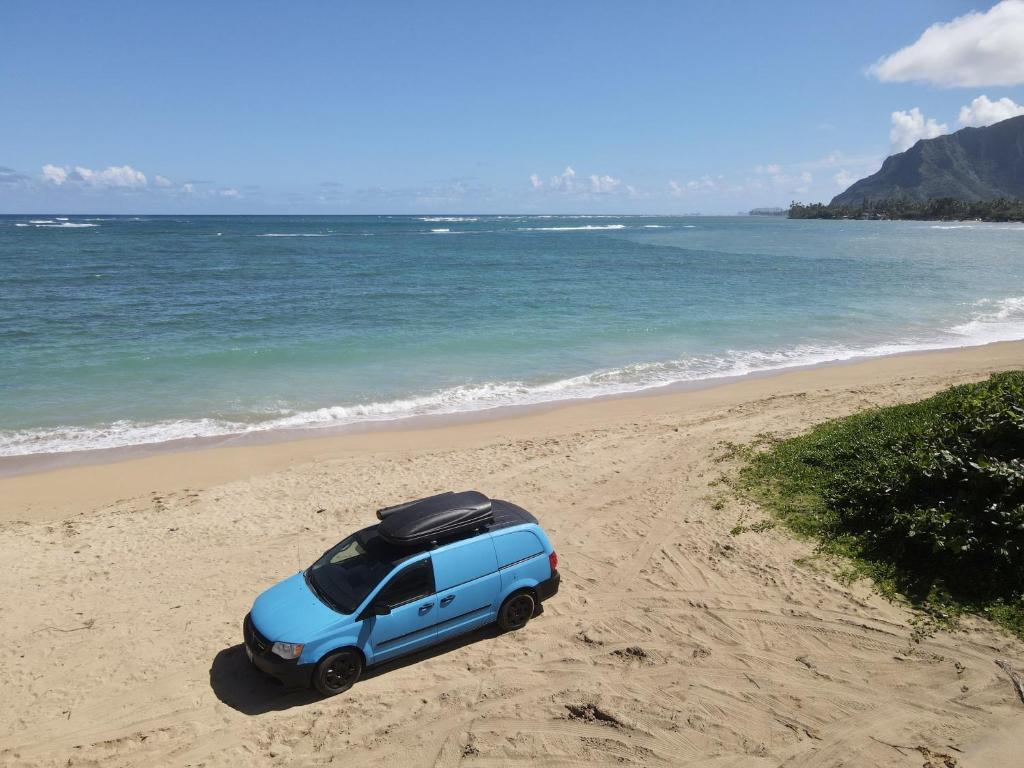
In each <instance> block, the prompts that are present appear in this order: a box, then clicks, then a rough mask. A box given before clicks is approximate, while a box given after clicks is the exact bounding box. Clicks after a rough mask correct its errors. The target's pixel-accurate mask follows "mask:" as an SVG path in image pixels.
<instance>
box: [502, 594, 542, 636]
mask: <svg viewBox="0 0 1024 768" xmlns="http://www.w3.org/2000/svg"><path fill="white" fill-rule="evenodd" d="M536 608H537V601H536V600H535V599H534V597H533V595H532V594H530V593H529V592H517V593H516V594H514V595H511V596H510V597H509V598H508V599H507V600H506V601H505V602H504V603H502V604H501V610H499V611H498V627H500V628H501V630H502V631H503V632H510V631H512V630H516V629H522V628H523V627H525V626H526V622H528V621H529V620H530V617H532V616H533V612H534V611H535V610H536Z"/></svg>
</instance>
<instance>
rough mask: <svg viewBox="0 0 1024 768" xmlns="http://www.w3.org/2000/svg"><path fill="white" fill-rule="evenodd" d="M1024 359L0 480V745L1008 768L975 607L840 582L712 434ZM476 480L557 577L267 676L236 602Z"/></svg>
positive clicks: (973, 352)
mask: <svg viewBox="0 0 1024 768" xmlns="http://www.w3.org/2000/svg"><path fill="white" fill-rule="evenodd" d="M1021 366H1024V344H1020V343H1009V344H998V345H991V346H987V347H979V348H972V349H966V350H959V351H952V352H942V353H929V354H918V355H907V356H899V357H892V358H884V359H878V360H871V361H866V362H861V363H857V364H850V365H840V366H832V367H824V368H816V369H810V370H800V371H791V372H788V373H785V374H782V375H778V376H772V377H764V378H756V379H745V380H742V381H739V382H736V383H731V384H727V385H724V386H720V387H716V388H713V389H707V390H702V391H696V392H676V393H671V394H663V395H652V396H648V397H641V398H624V399H618V400H608V401H601V402H589V403H581V404H573V405H566V406H564V407H560V408H557V409H553V410H544V411H538V412H532V413H525V414H520V415H517V416H515V417H513V418H502V419H498V420H488V421H480V422H476V423H461V424H451V425H447V426H441V427H436V428H430V429H418V430H412V431H402V430H389V431H383V432H376V433H370V434H361V435H349V436H344V435H342V436H331V437H326V438H317V439H304V440H296V441H291V442H279V443H273V444H267V445H256V446H243V447H223V448H215V449H205V450H198V451H182V452H175V453H163V454H159V455H155V456H149V457H145V458H138V459H132V460H127V461H121V462H117V463H111V464H102V465H95V466H79V467H72V468H66V469H59V470H54V471H50V472H41V473H36V474H29V475H24V476H17V477H8V478H4V479H2V480H0V551H2V552H3V559H2V565H3V568H2V569H0V594H2V595H3V598H2V600H3V602H2V609H3V613H2V619H3V620H2V622H0V641H2V642H0V675H2V680H3V693H4V697H3V700H4V706H3V707H2V709H0V764H4V765H30V766H36V765H39V766H67V765H71V766H77V765H102V766H120V765H126V766H127V765H133V766H134V765H140V766H152V765H175V766H186V765H191V766H199V765H205V766H239V765H254V766H270V765H324V764H327V763H335V764H342V765H353V766H366V765H380V766H390V765H402V766H420V765H422V766H453V765H465V766H499V765H524V766H525V765H530V766H536V765H540V766H562V765H565V766H570V765H571V766H584V765H622V764H626V765H630V764H633V765H645V766H647V765H699V766H775V765H783V764H784V765H787V766H803V765H816V766H817V765H822V766H837V765H850V766H866V765H886V766H888V765H892V766H923V765H935V766H948V765H958V766H997V765H1020V755H1021V754H1024V704H1022V703H1021V701H1020V700H1019V699H1018V698H1017V696H1016V693H1015V691H1014V689H1013V686H1012V684H1011V682H1010V680H1009V678H1008V677H1007V676H1006V674H1005V673H1004V672H1003V671H1002V670H1001V669H1000V668H999V667H998V666H996V664H995V660H996V659H1003V660H1007V661H1009V663H1010V664H1011V665H1013V666H1014V667H1015V668H1016V669H1017V670H1024V643H1021V642H1019V641H1017V640H1015V639H1013V638H1012V637H1011V636H1009V635H1007V634H1006V633H1004V632H1002V631H1000V630H998V629H997V628H994V627H993V626H992V625H990V624H988V623H987V622H985V621H983V620H980V619H970V620H967V621H965V622H964V623H963V627H962V629H961V630H960V631H957V632H954V633H949V632H945V631H938V632H935V633H931V634H930V633H928V632H927V631H925V632H921V631H919V629H915V628H916V627H918V628H919V627H920V624H919V617H918V616H916V615H915V613H914V612H913V611H912V610H910V609H909V608H907V607H906V606H903V605H900V604H893V603H889V602H887V601H886V600H884V599H883V598H881V597H879V596H878V595H876V594H875V593H874V592H873V591H872V589H871V587H870V585H869V584H866V583H863V582H860V583H855V584H852V585H850V584H844V583H842V582H841V581H840V580H837V578H836V576H835V572H834V569H831V568H830V567H829V566H828V564H825V563H821V562H819V561H817V560H816V559H815V558H813V557H811V555H812V554H813V548H812V547H811V546H810V545H809V544H807V543H801V542H798V541H795V540H794V539H792V538H791V537H789V536H788V535H787V534H786V533H785V532H783V531H782V530H779V529H772V530H765V531H761V532H746V533H742V534H740V535H731V534H730V531H731V529H733V527H734V526H735V525H736V523H737V521H739V520H741V519H743V520H746V521H747V523H751V522H756V521H758V520H761V519H763V518H764V514H763V513H762V512H761V511H760V510H758V509H756V508H755V507H752V506H750V505H749V504H747V503H744V502H741V501H739V500H737V499H736V498H734V497H732V496H731V495H730V494H729V493H728V488H727V486H725V485H724V484H723V483H722V478H723V476H726V477H727V476H728V475H729V474H730V473H731V472H734V471H735V468H736V465H735V463H734V462H733V460H731V459H728V458H723V457H727V454H728V451H727V450H726V449H725V448H724V446H723V443H724V442H726V441H731V442H736V443H742V442H746V441H749V440H751V439H752V438H753V437H754V436H755V435H757V434H758V433H762V432H772V433H774V434H777V435H783V436H784V435H792V434H796V433H798V432H799V431H801V430H804V429H806V428H807V427H809V426H810V425H812V424H814V423H816V422H819V421H821V420H823V419H825V418H828V417H832V416H838V415H842V414H847V413H851V412H853V411H855V410H858V409H861V408H864V407H868V406H873V405H883V404H890V403H896V402H904V401H910V400H914V399H918V398H920V397H923V396H926V395H928V394H931V393H933V392H935V391H938V390H940V389H942V388H944V387H946V386H948V385H950V384H952V383H957V382H965V381H973V380H977V379H980V378H983V377H984V376H985V375H987V374H988V373H989V372H991V371H995V370H1003V369H1007V368H1012V367H1021ZM469 487H474V488H479V489H481V490H483V491H485V492H487V493H488V494H490V495H493V496H497V497H503V498H508V499H511V500H514V501H516V502H518V503H521V504H523V505H524V506H526V507H527V508H529V509H531V510H533V511H534V512H535V513H536V514H537V515H538V516H539V517H540V519H541V521H542V523H543V524H544V525H545V527H546V528H547V530H548V531H549V533H550V535H551V538H552V540H553V542H554V543H555V546H556V548H557V550H558V553H559V560H560V564H561V568H560V569H561V572H562V578H563V581H562V590H561V592H560V594H559V595H558V596H557V597H556V598H554V599H553V600H551V601H550V602H549V603H548V605H547V608H546V610H545V612H544V613H543V615H541V616H539V617H537V618H535V619H534V620H533V621H532V622H531V623H530V624H529V625H528V626H527V627H526V628H525V629H524V630H522V631H520V632H516V633H511V634H506V635H498V634H497V633H496V632H494V631H492V630H485V631H480V632H477V633H475V634H472V635H469V636H467V637H465V638H463V639H461V640H459V641H457V642H455V643H452V644H448V645H445V646H441V647H439V648H435V649H432V650H430V651H427V652H424V653H420V654H419V655H417V656H414V657H412V658H410V659H406V660H403V661H400V662H396V663H392V664H390V665H388V666H386V667H383V668H381V669H378V670H374V671H372V672H371V673H369V674H368V675H367V677H366V679H364V680H363V681H361V682H360V683H358V684H357V685H356V687H355V688H354V689H352V690H351V691H350V692H348V693H346V694H343V695H341V696H338V697H335V698H332V699H326V700H323V699H318V698H317V697H316V696H314V695H311V694H309V693H304V692H283V691H282V690H281V689H280V688H278V687H277V686H275V685H274V684H272V683H270V682H268V681H267V680H265V679H264V678H262V677H261V676H259V675H258V674H257V673H256V672H255V671H254V670H252V669H250V668H249V667H248V665H247V662H246V660H245V656H244V653H243V650H242V647H241V645H240V639H241V638H240V635H241V620H242V617H243V616H244V615H245V613H246V611H247V610H248V608H249V606H250V605H251V603H252V600H253V598H254V597H255V596H256V595H257V594H258V593H259V592H260V591H261V590H263V589H265V588H267V587H268V586H270V585H271V584H273V583H274V582H276V581H277V580H279V579H281V578H283V577H286V576H288V575H290V574H292V573H294V572H296V571H297V570H299V569H301V568H303V567H305V566H306V565H308V564H309V563H310V562H311V561H312V560H313V559H314V558H315V557H316V556H317V555H318V554H319V553H320V552H321V551H323V550H324V549H325V548H326V547H328V546H329V545H331V544H333V543H334V542H335V541H337V540H338V539H340V538H341V537H342V536H343V535H345V534H346V533H347V532H349V531H351V530H352V529H354V528H356V527H359V526H362V525H365V524H367V523H368V522H369V521H371V520H372V517H373V510H374V509H376V508H377V507H379V506H382V505H385V504H390V503H395V502H399V501H403V500H406V499H409V498H414V497H418V496H422V495H425V494H429V493H432V492H436V491H440V490H446V489H450V488H454V489H464V488H469Z"/></svg>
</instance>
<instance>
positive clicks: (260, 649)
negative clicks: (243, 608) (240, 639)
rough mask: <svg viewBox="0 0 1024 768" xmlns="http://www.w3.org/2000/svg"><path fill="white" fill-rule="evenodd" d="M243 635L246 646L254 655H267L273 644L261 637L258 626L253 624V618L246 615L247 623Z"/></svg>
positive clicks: (244, 625)
mask: <svg viewBox="0 0 1024 768" xmlns="http://www.w3.org/2000/svg"><path fill="white" fill-rule="evenodd" d="M242 634H243V636H244V637H245V644H246V645H248V646H249V647H250V648H252V650H253V653H266V652H267V650H268V649H269V648H270V646H271V645H273V643H272V642H271V641H270V640H268V639H267V638H266V637H264V636H263V635H261V634H260V633H259V632H258V631H257V630H256V626H255V625H254V624H253V623H252V616H251V615H249V614H246V617H245V623H244V624H243V625H242Z"/></svg>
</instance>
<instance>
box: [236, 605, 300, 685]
mask: <svg viewBox="0 0 1024 768" xmlns="http://www.w3.org/2000/svg"><path fill="white" fill-rule="evenodd" d="M242 638H243V639H244V640H245V653H246V655H247V656H248V657H249V661H251V662H252V665H253V666H254V667H256V669H258V670H259V671H260V672H263V673H264V674H267V675H270V676H271V677H273V678H274V679H275V680H277V681H278V682H279V683H281V684H282V685H283V686H284V687H286V688H308V687H309V686H310V683H311V682H312V680H313V669H314V667H316V664H299V662H298V659H290V660H289V659H282V658H281V657H280V656H278V655H277V654H276V653H274V652H273V651H271V650H270V649H271V647H272V646H273V643H272V642H271V641H270V640H269V639H267V638H265V637H264V636H263V635H261V634H260V633H259V631H258V630H257V629H256V627H255V626H253V623H252V617H251V616H250V615H249V614H246V616H245V621H243V622H242Z"/></svg>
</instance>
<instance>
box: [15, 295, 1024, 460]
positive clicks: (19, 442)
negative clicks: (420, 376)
mask: <svg viewBox="0 0 1024 768" xmlns="http://www.w3.org/2000/svg"><path fill="white" fill-rule="evenodd" d="M1021 338H1024V296H1015V297H1009V298H1005V299H999V300H989V299H986V300H983V301H980V302H977V304H975V305H974V307H973V312H972V317H971V319H970V320H968V321H967V322H964V323H961V324H959V325H954V326H951V327H949V328H946V329H942V330H940V331H937V332H936V333H935V334H934V336H933V337H931V338H927V339H914V340H902V341H894V342H889V343H881V344H875V345H865V346H855V345H843V344H836V345H830V346H829V345H820V346H817V345H796V346H791V347H785V348H780V349H774V350H726V351H724V352H722V353H720V354H714V355H703V356H691V357H686V358H682V359H679V360H668V361H657V362H643V363H636V364H633V365H627V366H622V367H618V368H608V369H604V370H599V371H594V372H592V373H588V374H585V375H581V376H574V377H570V378H564V379H558V380H554V381H548V382H543V381H541V382H536V381H534V382H530V381H503V382H491V383H485V384H479V385H465V386H458V387H452V388H449V389H443V390H438V391H435V392H430V393H426V394H422V395H417V396H409V397H406V398H399V399H393V400H387V401H381V402H368V403H352V404H347V405H335V406H331V407H326V408H318V409H314V410H294V411H288V410H284V411H280V410H279V411H274V412H272V413H271V412H268V413H263V414H256V415H254V416H253V418H252V419H251V420H248V421H233V420H227V419H215V418H200V419H183V420H173V421H160V422H154V423H137V422H131V421H116V422H113V423H110V424H105V425H102V426H98V427H56V428H52V429H29V430H20V431H6V432H0V456H22V455H28V454H41V453H62V452H67V451H83V450H94V449H102V448H117V447H125V446H133V445H141V444H152V443H161V442H167V441H171V440H182V439H193V438H200V437H219V436H228V435H239V434H249V433H255V432H268V431H271V430H282V429H315V428H325V427H344V426H347V425H352V424H362V423H368V422H387V421H395V420H398V419H405V418H410V417H414V416H431V415H443V414H452V413H465V412H471V411H484V410H489V409H493V408H500V407H506V406H523V405H535V404H540V403H550V402H555V401H560V400H578V399H590V398H594V397H600V396H604V395H621V394H628V393H632V392H639V391H642V390H646V389H652V388H655V387H661V386H665V385H669V384H679V383H685V382H696V381H703V380H709V379H718V378H724V377H733V376H744V375H747V374H752V373H760V372H767V371H776V370H783V369H786V368H794V367H799V366H808V365H820V364H823V363H833V362H840V361H843V360H850V359H853V358H860V357H877V356H881V355H890V354H896V353H901V352H914V351H924V350H931V349H945V348H956V347H966V346H974V345H978V344H987V343H990V342H994V341H1009V340H1015V339H1021Z"/></svg>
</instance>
